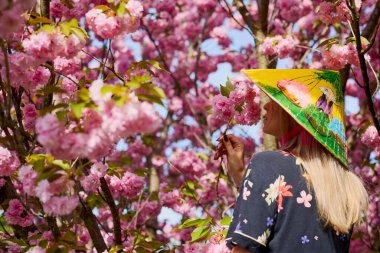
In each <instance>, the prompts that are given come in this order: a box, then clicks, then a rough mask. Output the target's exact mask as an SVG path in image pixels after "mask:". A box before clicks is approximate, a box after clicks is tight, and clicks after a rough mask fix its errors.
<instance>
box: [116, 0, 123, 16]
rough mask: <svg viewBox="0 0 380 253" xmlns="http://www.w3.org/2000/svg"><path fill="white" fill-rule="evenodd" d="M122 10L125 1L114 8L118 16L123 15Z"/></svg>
mask: <svg viewBox="0 0 380 253" xmlns="http://www.w3.org/2000/svg"><path fill="white" fill-rule="evenodd" d="M124 12H125V3H124V2H120V3H119V4H118V6H117V10H116V14H117V15H118V16H119V17H121V18H122V17H124Z"/></svg>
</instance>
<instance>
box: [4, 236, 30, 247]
mask: <svg viewBox="0 0 380 253" xmlns="http://www.w3.org/2000/svg"><path fill="white" fill-rule="evenodd" d="M5 241H9V242H13V243H16V244H17V245H20V246H28V244H27V243H26V242H25V241H24V240H23V239H18V238H16V237H10V238H9V239H6V240H5Z"/></svg>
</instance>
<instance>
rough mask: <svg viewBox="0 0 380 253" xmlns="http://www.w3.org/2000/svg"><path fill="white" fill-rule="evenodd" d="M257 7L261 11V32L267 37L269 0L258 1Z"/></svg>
mask: <svg viewBox="0 0 380 253" xmlns="http://www.w3.org/2000/svg"><path fill="white" fill-rule="evenodd" d="M257 6H258V9H259V22H260V30H261V31H263V33H264V34H265V35H267V33H268V9H269V0H257Z"/></svg>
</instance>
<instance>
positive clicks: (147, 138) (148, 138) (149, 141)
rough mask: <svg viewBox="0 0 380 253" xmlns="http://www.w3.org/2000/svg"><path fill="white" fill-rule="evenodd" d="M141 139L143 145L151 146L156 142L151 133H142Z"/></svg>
mask: <svg viewBox="0 0 380 253" xmlns="http://www.w3.org/2000/svg"><path fill="white" fill-rule="evenodd" d="M141 140H142V142H143V143H144V145H145V146H149V147H152V146H154V145H155V144H156V141H155V136H154V135H152V134H144V135H142V136H141Z"/></svg>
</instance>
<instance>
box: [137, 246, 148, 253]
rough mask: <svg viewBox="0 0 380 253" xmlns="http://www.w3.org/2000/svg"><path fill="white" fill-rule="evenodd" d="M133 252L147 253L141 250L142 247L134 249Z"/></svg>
mask: <svg viewBox="0 0 380 253" xmlns="http://www.w3.org/2000/svg"><path fill="white" fill-rule="evenodd" d="M135 251H136V252H137V253H148V251H146V250H145V249H144V248H142V247H136V248H135Z"/></svg>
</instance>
